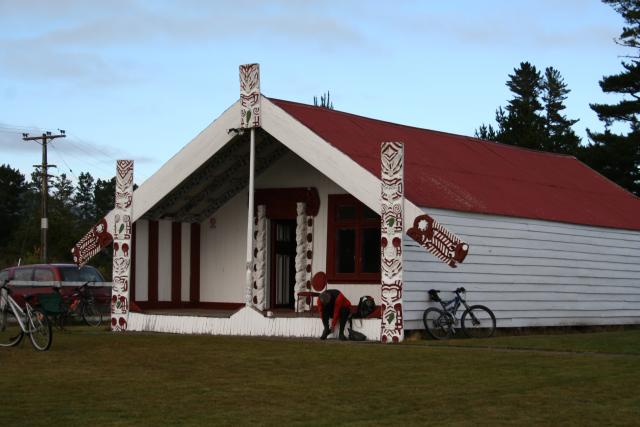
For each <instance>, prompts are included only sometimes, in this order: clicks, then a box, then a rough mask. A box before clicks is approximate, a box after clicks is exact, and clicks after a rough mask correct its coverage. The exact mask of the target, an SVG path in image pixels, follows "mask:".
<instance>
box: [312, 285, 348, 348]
mask: <svg viewBox="0 0 640 427" xmlns="http://www.w3.org/2000/svg"><path fill="white" fill-rule="evenodd" d="M318 311H319V312H320V313H322V324H323V325H324V331H323V332H322V336H321V337H320V339H321V340H326V339H327V336H329V334H330V333H331V332H332V331H333V329H334V328H335V327H336V323H338V319H340V335H339V338H340V339H341V340H346V339H347V338H346V337H345V336H344V326H345V325H346V324H347V319H348V318H349V315H350V314H351V303H350V302H349V300H348V299H347V298H346V297H345V296H344V295H343V294H342V292H340V291H339V290H337V289H328V290H326V291H324V292H322V293H321V294H320V296H319V297H318ZM329 319H331V327H329Z"/></svg>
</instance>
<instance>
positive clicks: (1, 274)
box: [0, 270, 9, 282]
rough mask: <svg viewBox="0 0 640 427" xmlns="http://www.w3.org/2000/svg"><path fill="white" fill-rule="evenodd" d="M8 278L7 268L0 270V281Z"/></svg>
mask: <svg viewBox="0 0 640 427" xmlns="http://www.w3.org/2000/svg"><path fill="white" fill-rule="evenodd" d="M5 280H9V270H4V271H0V282H4V281H5Z"/></svg>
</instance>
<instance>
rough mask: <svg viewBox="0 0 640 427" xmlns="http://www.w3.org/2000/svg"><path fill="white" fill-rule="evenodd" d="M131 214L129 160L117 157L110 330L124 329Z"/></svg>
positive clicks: (130, 255) (128, 273) (129, 275)
mask: <svg viewBox="0 0 640 427" xmlns="http://www.w3.org/2000/svg"><path fill="white" fill-rule="evenodd" d="M132 216H133V160H118V162H117V173H116V203H115V209H114V223H113V287H112V290H111V330H112V331H125V330H126V329H127V319H128V317H129V293H130V292H129V288H130V283H131V257H132V251H131V237H132V227H131V226H132V221H131V220H132Z"/></svg>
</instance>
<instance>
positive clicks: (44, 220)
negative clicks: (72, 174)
mask: <svg viewBox="0 0 640 427" xmlns="http://www.w3.org/2000/svg"><path fill="white" fill-rule="evenodd" d="M58 130H59V131H60V133H59V134H57V135H53V134H52V133H51V132H44V133H43V134H42V136H29V134H28V133H23V134H22V140H23V141H36V142H37V143H38V144H40V145H41V146H42V165H34V167H38V166H40V167H41V170H40V173H41V175H42V187H41V188H42V190H41V192H42V201H41V206H42V214H41V219H40V262H42V263H43V264H46V263H47V230H48V228H49V219H48V209H47V197H48V195H49V174H48V170H49V168H50V167H55V165H50V164H48V163H47V144H48V143H49V142H51V141H53V140H54V139H56V138H66V136H67V135H65V132H64V130H62V129H58Z"/></svg>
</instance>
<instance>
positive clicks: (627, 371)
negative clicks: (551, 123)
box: [0, 327, 640, 426]
mask: <svg viewBox="0 0 640 427" xmlns="http://www.w3.org/2000/svg"><path fill="white" fill-rule="evenodd" d="M639 341H640V331H637V330H631V331H626V332H603V333H594V334H567V335H549V336H530V337H499V338H494V339H490V340H451V341H449V342H447V343H444V344H443V343H440V342H437V343H435V342H433V341H412V342H407V343H406V344H402V345H382V344H371V343H349V342H346V343H343V342H331V341H329V342H320V341H319V340H286V339H271V338H236V337H211V336H179V335H163V334H133V333H130V334H112V333H110V332H107V331H96V330H91V329H88V328H86V327H76V328H70V329H69V331H67V332H58V331H55V335H54V342H53V345H52V347H51V350H50V351H48V352H36V351H34V350H33V349H32V348H31V345H30V343H29V342H28V340H24V341H23V344H21V345H20V346H19V347H17V348H8V349H7V348H0V366H1V367H2V369H3V372H2V380H1V381H0V384H1V386H2V387H1V391H0V393H1V396H0V420H1V421H0V425H2V426H13V425H19V426H25V425H73V426H76V425H80V426H82V425H89V424H91V425H97V426H111V425H134V424H135V425H153V426H158V425H212V424H224V425H248V424H251V425H296V424H298V425H300V424H314V425H336V424H349V425H393V426H396V425H427V424H437V425H521V426H522V425H536V426H538V425H548V426H558V425H575V426H584V425H638V422H639V421H638V420H639V417H640V392H639V388H638V384H639V383H640V346H639ZM511 349H518V350H516V351H512V350H511ZM546 350H551V351H546Z"/></svg>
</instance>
